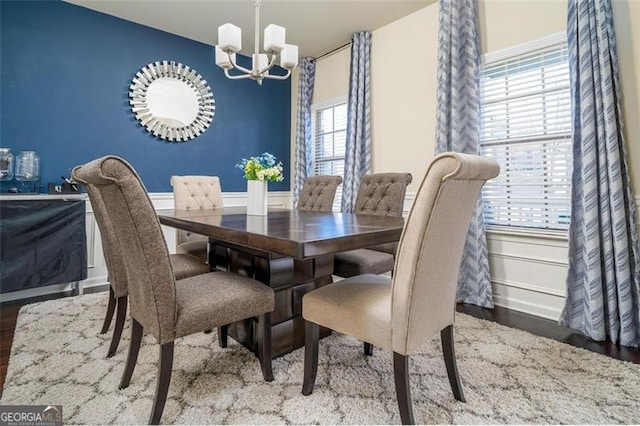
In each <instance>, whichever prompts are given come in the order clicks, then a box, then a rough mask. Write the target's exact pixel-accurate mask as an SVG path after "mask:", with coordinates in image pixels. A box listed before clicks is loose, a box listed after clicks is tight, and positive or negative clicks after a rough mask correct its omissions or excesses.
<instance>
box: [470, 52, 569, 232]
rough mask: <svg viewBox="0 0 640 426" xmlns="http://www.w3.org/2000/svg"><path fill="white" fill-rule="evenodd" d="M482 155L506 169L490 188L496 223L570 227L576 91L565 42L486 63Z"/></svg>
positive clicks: (489, 210)
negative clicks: (571, 84) (571, 82)
mask: <svg viewBox="0 0 640 426" xmlns="http://www.w3.org/2000/svg"><path fill="white" fill-rule="evenodd" d="M480 91H481V120H480V146H481V152H482V155H484V156H486V157H489V158H493V159H495V160H496V161H497V162H498V163H499V164H500V167H501V171H500V175H499V176H498V177H497V178H496V179H494V180H492V181H490V182H487V184H486V185H485V187H484V189H483V195H484V207H485V209H484V210H485V220H486V223H487V224H489V225H497V226H510V227H522V228H539V229H547V230H566V229H567V228H568V225H569V217H570V205H571V204H570V201H571V162H572V161H571V159H572V157H571V98H570V93H569V66H568V53H567V46H566V42H562V43H555V44H553V45H551V46H548V47H545V48H539V49H536V50H535V51H533V52H529V53H524V54H520V55H518V56H515V57H511V58H508V59H503V60H500V61H496V62H492V63H487V64H484V65H483V67H482V69H481V72H480Z"/></svg>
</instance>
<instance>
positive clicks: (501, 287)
mask: <svg viewBox="0 0 640 426" xmlns="http://www.w3.org/2000/svg"><path fill="white" fill-rule="evenodd" d="M613 8H614V19H615V28H616V36H617V43H618V54H619V60H620V64H619V65H620V78H621V84H622V89H623V108H624V114H625V117H626V126H625V137H626V141H627V147H628V149H629V153H630V163H631V172H632V177H633V183H634V187H635V188H636V193H638V192H640V191H638V189H640V171H639V170H635V169H634V165H635V168H639V167H640V144H638V143H636V142H637V141H638V140H640V120H638V116H639V110H638V103H639V101H640V82H639V80H640V1H637V0H615V1H613ZM478 9H479V10H478V11H479V18H478V22H479V30H480V43H481V51H482V53H483V54H484V53H488V52H495V51H498V50H502V49H506V48H508V47H512V46H516V45H519V44H522V43H525V42H527V41H531V40H536V39H540V38H543V37H545V36H548V35H550V34H555V33H558V32H566V21H567V17H566V15H567V1H566V0H519V1H514V0H479V8H478ZM438 12H439V6H438V3H435V4H432V5H429V6H427V7H425V8H423V9H421V10H419V11H417V12H415V13H413V14H411V15H409V16H406V17H404V18H402V19H399V20H397V21H395V22H393V23H391V24H389V25H387V26H385V27H382V28H380V29H377V30H375V31H373V41H372V43H373V48H372V59H371V77H372V135H373V172H375V173H377V172H388V171H409V172H411V173H412V174H413V176H414V182H413V183H412V185H411V186H410V187H409V189H408V191H409V197H411V196H412V195H413V194H412V192H413V191H415V190H416V188H417V186H418V184H419V182H420V179H421V178H422V176H423V174H424V172H425V170H426V166H427V164H428V163H429V162H430V161H431V159H432V158H433V156H434V152H435V120H436V84H437V75H436V69H437V60H438V58H437V51H438V43H437V41H438V38H437V37H438ZM345 53H346V54H345ZM348 69H349V55H348V51H346V50H345V51H341V52H340V54H339V55H332V56H329V57H328V58H325V59H320V60H319V61H318V64H317V68H316V82H315V89H314V90H315V93H316V94H317V98H316V97H315V96H314V101H321V100H326V99H331V98H332V97H336V96H339V95H340V94H344V93H347V90H348ZM296 88H297V85H295V84H294V86H293V89H292V93H293V96H294V97H295V96H296V93H297V91H296ZM340 90H343V92H342V93H336V92H337V91H340ZM325 94H326V95H325ZM293 102H295V100H294V101H293ZM293 121H295V117H294V118H293ZM294 126H295V124H294ZM294 128H295V127H294ZM294 142H295V133H294V134H293V139H292V143H294ZM292 146H293V147H295V145H292ZM293 150H294V148H292V151H293ZM636 198H638V197H636ZM487 238H488V247H489V253H490V265H491V275H492V277H491V279H492V283H493V288H494V299H495V302H496V304H498V305H502V306H507V307H510V308H513V309H517V310H521V311H525V312H529V313H533V314H536V315H540V316H543V317H547V318H552V319H557V318H558V316H559V314H560V311H561V309H562V306H563V303H564V297H565V277H566V272H567V241H566V237H548V236H544V235H540V234H535V233H506V234H505V233H500V232H489V233H488V236H487Z"/></svg>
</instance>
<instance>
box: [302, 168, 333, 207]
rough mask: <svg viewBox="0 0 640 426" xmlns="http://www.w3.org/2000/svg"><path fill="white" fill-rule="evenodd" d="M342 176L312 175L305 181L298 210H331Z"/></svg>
mask: <svg viewBox="0 0 640 426" xmlns="http://www.w3.org/2000/svg"><path fill="white" fill-rule="evenodd" d="M341 183H342V176H330V175H323V176H311V177H309V178H307V180H306V181H305V182H304V186H303V187H302V189H301V190H300V197H299V198H298V210H306V211H314V212H330V211H331V210H332V209H333V199H334V198H335V197H336V190H337V189H338V186H339V185H340V184H341Z"/></svg>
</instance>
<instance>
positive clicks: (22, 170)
mask: <svg viewBox="0 0 640 426" xmlns="http://www.w3.org/2000/svg"><path fill="white" fill-rule="evenodd" d="M15 178H16V180H17V181H20V182H22V183H23V188H25V189H26V191H22V192H38V190H39V189H40V157H38V154H36V152H35V151H32V150H24V151H20V154H18V155H17V157H16V171H15Z"/></svg>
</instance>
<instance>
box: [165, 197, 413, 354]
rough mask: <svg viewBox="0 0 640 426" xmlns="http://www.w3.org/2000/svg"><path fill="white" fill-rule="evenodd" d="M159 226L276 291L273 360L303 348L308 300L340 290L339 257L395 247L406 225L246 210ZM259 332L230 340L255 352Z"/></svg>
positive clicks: (192, 215)
mask: <svg viewBox="0 0 640 426" xmlns="http://www.w3.org/2000/svg"><path fill="white" fill-rule="evenodd" d="M159 219H160V223H162V224H163V225H166V226H170V227H173V228H177V229H182V230H186V231H190V232H194V233H197V234H202V235H205V236H207V237H209V243H210V246H209V264H210V265H211V267H212V268H214V269H223V270H227V271H231V272H236V273H239V274H243V275H246V276H249V277H252V278H254V279H256V280H258V281H260V282H262V283H264V284H266V285H268V286H270V287H271V288H273V289H274V291H275V301H276V302H275V304H276V307H275V310H274V312H273V313H272V353H273V356H274V357H277V356H281V355H284V354H286V353H288V352H291V351H293V350H295V349H297V348H299V347H302V346H304V320H303V319H302V316H301V315H302V296H303V295H304V294H305V293H307V292H308V291H311V290H313V289H315V288H318V287H321V286H324V285H328V284H331V283H332V282H333V279H332V275H331V274H332V272H333V255H334V254H335V253H338V252H342V251H347V250H354V249H358V248H365V247H370V246H374V245H377V244H384V243H392V242H396V241H398V240H399V239H400V234H401V233H402V227H403V225H404V220H403V219H402V218H397V217H384V216H372V215H355V214H349V213H324V212H311V211H299V210H287V209H273V208H270V209H269V211H268V214H267V215H266V216H251V215H247V214H246V209H245V208H244V207H228V208H224V209H210V210H173V211H167V212H163V213H161V214H160V215H159ZM255 326H256V323H255V320H252V319H249V320H245V321H242V322H239V323H235V324H231V325H230V326H229V335H230V336H232V337H233V338H234V339H235V340H237V341H238V342H240V343H242V344H243V345H244V346H246V347H247V348H249V349H251V350H252V351H254V352H255V351H256V350H257V336H256V332H255V331H256V329H255ZM329 333H330V331H329V330H322V334H323V335H327V334H329Z"/></svg>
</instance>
